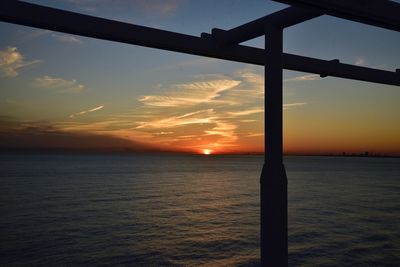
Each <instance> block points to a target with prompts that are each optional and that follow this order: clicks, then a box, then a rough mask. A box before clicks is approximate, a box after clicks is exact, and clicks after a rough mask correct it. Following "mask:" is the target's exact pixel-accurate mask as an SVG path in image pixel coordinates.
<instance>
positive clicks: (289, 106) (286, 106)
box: [283, 102, 308, 110]
mask: <svg viewBox="0 0 400 267" xmlns="http://www.w3.org/2000/svg"><path fill="white" fill-rule="evenodd" d="M307 104H308V103H305V102H299V103H290V104H283V109H284V110H288V109H292V108H294V107H301V106H304V105H307Z"/></svg>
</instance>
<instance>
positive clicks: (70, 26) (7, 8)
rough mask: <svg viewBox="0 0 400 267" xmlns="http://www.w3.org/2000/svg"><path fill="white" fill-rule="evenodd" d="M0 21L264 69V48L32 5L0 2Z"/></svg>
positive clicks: (366, 73)
mask: <svg viewBox="0 0 400 267" xmlns="http://www.w3.org/2000/svg"><path fill="white" fill-rule="evenodd" d="M0 21H5V22H10V23H15V24H21V25H26V26H31V27H37V28H42V29H48V30H53V31H59V32H65V33H70V34H76V35H81V36H87V37H93V38H97V39H102V40H109V41H115V42H121V43H127V44H134V45H140V46H146V47H151V48H158V49H163V50H169V51H175V52H181V53H187V54H192V55H198V56H206V57H212V58H218V59H225V60H231V61H235V62H243V63H249V64H255V65H261V66H264V65H265V64H266V62H265V52H264V49H259V48H254V47H248V46H243V45H232V46H229V47H225V46H221V45H219V44H218V43H216V42H215V41H213V39H212V38H200V37H196V36H191V35H185V34H180V33H174V32H169V31H164V30H158V29H153V28H149V27H144V26H138V25H133V24H128V23H124V22H118V21H113V20H108V19H103V18H98V17H93V16H88V15H83V14H79V13H74V12H70V11H64V10H59V9H55V8H50V7H43V6H39V5H35V4H30V3H25V2H20V1H11V0H2V1H0ZM283 67H284V68H285V69H288V70H295V71H302V72H309V73H315V74H320V75H322V76H333V77H339V78H349V79H354V80H361V81H367V82H375V83H382V84H390V85H400V74H399V73H396V72H390V71H384V70H376V69H370V68H365V67H360V66H352V65H348V64H342V63H337V62H334V61H327V60H321V59H314V58H309V57H303V56H297V55H291V54H283Z"/></svg>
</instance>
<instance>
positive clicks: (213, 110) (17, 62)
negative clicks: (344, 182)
mask: <svg viewBox="0 0 400 267" xmlns="http://www.w3.org/2000/svg"><path fill="white" fill-rule="evenodd" d="M29 2H33V3H38V4H41V5H47V6H52V7H57V8H60V9H65V10H71V11H76V12H80V13H84V14H90V15H93V16H99V17H105V18H109V19H114V20H119V21H124V22H129V23H134V24H138V25H144V26H150V27H154V28H159V29H166V30H170V31H176V32H180V33H185V34H190V35H196V36H200V34H201V32H210V31H211V29H212V28H213V27H217V28H222V29H230V28H233V27H236V26H238V25H241V24H243V23H245V22H248V21H251V20H254V19H256V18H259V17H262V16H264V15H266V14H270V13H272V12H274V11H277V10H280V9H283V8H285V7H286V5H283V4H279V3H275V2H272V1H267V0H259V1H256V0H252V1H248V0H226V1H194V0H192V1H189V0H165V1H162V0H155V1H150V0H149V1H146V0H135V1H122V0H115V1H111V0H98V1H95V0H57V1H29ZM246 44H247V45H251V46H257V47H262V46H263V39H262V38H258V39H256V40H252V41H250V42H247V43H246ZM399 48H400V34H399V33H398V32H394V31H389V30H384V29H379V28H375V27H372V26H367V25H363V24H359V23H355V22H349V21H345V20H341V19H337V18H333V17H329V16H323V17H320V18H317V19H313V20H311V21H308V22H305V23H302V24H301V25H297V26H294V27H291V28H289V29H286V30H285V32H284V51H285V52H288V53H293V54H298V55H304V56H311V57H316V58H321V59H327V60H332V59H339V60H340V61H341V62H344V63H350V64H355V65H360V66H367V67H372V68H379V69H385V70H391V71H393V70H395V69H396V68H400V49H399ZM263 82H264V78H263V68H262V67H258V66H253V65H246V64H241V63H240V64H239V63H234V62H229V61H222V60H217V59H211V58H205V57H198V56H191V55H185V54H179V53H173V52H168V51H162V50H156V49H149V48H144V47H139V46H133V45H126V44H121V43H115V42H109V41H103V40H96V39H91V38H86V37H81V36H73V35H67V34H63V33H57V32H52V31H47V30H41V29H34V28H29V27H24V26H18V25H13V24H8V23H3V22H0V147H1V148H11V147H17V148H24V147H25V148H71V149H101V150H104V149H105V150H108V149H110V150H124V149H127V148H129V149H131V150H140V151H144V150H163V151H177V152H191V153H203V152H204V149H207V150H208V151H206V152H208V153H212V154H215V153H254V152H262V151H263V110H264V107H263V97H264V93H263V90H264V89H263ZM399 102H400V87H396V86H386V85H379V84H374V83H367V82H359V81H352V80H344V79H338V78H332V77H327V78H320V77H319V76H318V75H313V74H308V73H301V72H293V71H284V150H285V152H286V153H289V154H320V153H340V152H342V151H346V152H348V153H361V152H365V151H369V152H373V153H385V154H397V155H400V104H399Z"/></svg>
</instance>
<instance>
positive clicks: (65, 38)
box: [51, 33, 82, 44]
mask: <svg viewBox="0 0 400 267" xmlns="http://www.w3.org/2000/svg"><path fill="white" fill-rule="evenodd" d="M51 37H53V38H54V39H56V40H57V41H60V42H63V43H70V44H81V43H82V41H81V40H80V39H79V38H78V37H76V36H73V35H68V34H60V33H53V34H52V35H51Z"/></svg>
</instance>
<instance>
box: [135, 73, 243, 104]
mask: <svg viewBox="0 0 400 267" xmlns="http://www.w3.org/2000/svg"><path fill="white" fill-rule="evenodd" d="M239 84H240V81H237V80H227V79H224V80H209V81H204V82H192V83H184V84H176V85H174V86H172V90H171V92H170V93H168V94H167V95H147V96H142V97H141V98H139V101H140V102H142V103H143V104H145V105H147V106H154V107H178V106H179V107H182V106H193V105H198V104H201V103H208V102H211V101H215V100H216V98H218V97H219V96H221V95H220V93H221V92H223V91H226V90H229V89H232V88H234V87H236V86H238V85H239Z"/></svg>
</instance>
